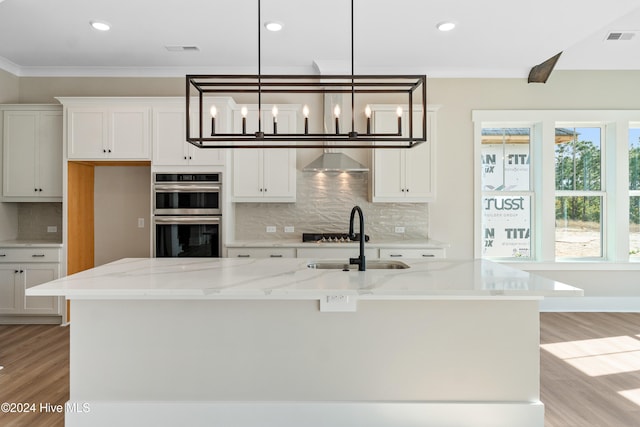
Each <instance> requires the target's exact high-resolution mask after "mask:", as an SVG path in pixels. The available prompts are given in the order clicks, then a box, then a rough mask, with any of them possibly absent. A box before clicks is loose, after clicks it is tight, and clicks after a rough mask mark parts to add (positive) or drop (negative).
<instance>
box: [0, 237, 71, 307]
mask: <svg viewBox="0 0 640 427" xmlns="http://www.w3.org/2000/svg"><path fill="white" fill-rule="evenodd" d="M59 260H60V250H59V249H51V248H43V249H38V248H34V249H23V248H15V249H14V248H0V315H34V316H36V315H61V314H62V305H61V303H60V298H59V297H50V296H29V297H28V296H26V295H25V290H26V289H28V288H30V287H32V286H36V285H40V284H42V283H45V282H49V281H51V280H55V279H57V278H58V277H60V262H59ZM50 261H55V262H50Z"/></svg>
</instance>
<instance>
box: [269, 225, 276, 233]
mask: <svg viewBox="0 0 640 427" xmlns="http://www.w3.org/2000/svg"><path fill="white" fill-rule="evenodd" d="M275 232H276V226H275V225H268V226H267V233H275Z"/></svg>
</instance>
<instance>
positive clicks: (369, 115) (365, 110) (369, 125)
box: [364, 104, 371, 134]
mask: <svg viewBox="0 0 640 427" xmlns="http://www.w3.org/2000/svg"><path fill="white" fill-rule="evenodd" d="M364 115H365V116H367V134H370V133H371V107H369V105H368V104H367V106H366V107H364Z"/></svg>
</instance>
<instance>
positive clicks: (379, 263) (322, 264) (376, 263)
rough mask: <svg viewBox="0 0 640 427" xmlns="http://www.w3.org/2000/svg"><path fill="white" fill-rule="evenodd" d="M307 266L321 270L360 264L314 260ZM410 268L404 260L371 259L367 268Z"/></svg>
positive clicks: (342, 268) (346, 268)
mask: <svg viewBox="0 0 640 427" xmlns="http://www.w3.org/2000/svg"><path fill="white" fill-rule="evenodd" d="M307 268H316V269H319V270H343V271H348V270H357V269H358V266H357V265H355V264H352V265H349V263H348V262H344V261H313V262H310V263H309V264H307ZM405 268H410V267H409V266H408V265H407V264H405V263H404V262H402V261H386V260H371V261H367V270H403V269H405Z"/></svg>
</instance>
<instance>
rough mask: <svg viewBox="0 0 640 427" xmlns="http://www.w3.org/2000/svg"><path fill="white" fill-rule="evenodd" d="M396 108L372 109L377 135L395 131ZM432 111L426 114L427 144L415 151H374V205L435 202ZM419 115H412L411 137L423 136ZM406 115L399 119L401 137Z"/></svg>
mask: <svg viewBox="0 0 640 427" xmlns="http://www.w3.org/2000/svg"><path fill="white" fill-rule="evenodd" d="M395 109H396V106H391V105H389V106H380V105H378V106H372V110H373V114H372V116H373V127H374V131H375V132H376V133H386V132H395V131H397V129H398V116H397V114H396V111H395ZM435 114H436V113H435V111H428V112H427V133H428V136H427V142H423V143H421V144H419V145H418V146H417V147H414V148H409V149H407V148H398V149H380V150H372V151H373V179H372V180H371V181H372V188H371V200H372V201H373V202H411V203H422V202H431V201H434V200H435V197H436V192H435V167H434V166H435V165H434V161H435V135H436V132H435V123H436V120H435ZM421 117H422V114H421V113H419V112H414V117H413V128H414V130H413V133H414V135H420V134H421V133H422V122H421ZM408 125H409V120H408V112H407V111H405V112H404V113H403V116H402V127H403V135H407V134H408V132H407V129H408Z"/></svg>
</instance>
